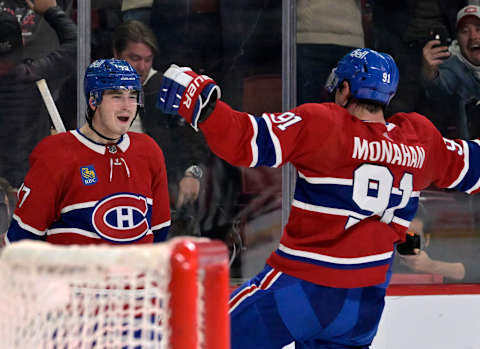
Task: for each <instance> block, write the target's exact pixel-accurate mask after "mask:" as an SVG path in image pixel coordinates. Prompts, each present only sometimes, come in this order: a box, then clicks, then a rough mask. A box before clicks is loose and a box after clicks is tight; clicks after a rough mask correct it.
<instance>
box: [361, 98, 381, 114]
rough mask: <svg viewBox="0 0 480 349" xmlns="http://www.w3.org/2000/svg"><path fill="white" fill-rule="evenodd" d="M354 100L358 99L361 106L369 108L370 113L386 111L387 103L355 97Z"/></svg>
mask: <svg viewBox="0 0 480 349" xmlns="http://www.w3.org/2000/svg"><path fill="white" fill-rule="evenodd" d="M354 100H356V102H357V105H358V106H359V107H361V108H364V109H366V110H368V111H369V112H370V113H376V112H379V111H385V105H384V104H380V103H378V102H375V101H370V100H368V99H355V98H354Z"/></svg>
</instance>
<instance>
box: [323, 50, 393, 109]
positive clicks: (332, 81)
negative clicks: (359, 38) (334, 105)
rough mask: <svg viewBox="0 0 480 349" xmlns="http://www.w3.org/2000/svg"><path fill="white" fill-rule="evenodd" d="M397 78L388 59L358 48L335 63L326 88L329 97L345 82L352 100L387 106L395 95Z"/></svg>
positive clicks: (374, 52) (384, 55) (390, 59)
mask: <svg viewBox="0 0 480 349" xmlns="http://www.w3.org/2000/svg"><path fill="white" fill-rule="evenodd" d="M398 78H399V73H398V68H397V65H396V64H395V61H394V60H393V58H392V57H391V56H390V55H388V54H386V53H381V52H377V51H374V50H371V49H368V48H359V49H356V50H353V51H352V52H350V53H348V54H347V55H345V56H344V57H343V58H342V59H341V60H340V61H339V62H338V64H337V66H336V68H334V69H333V70H332V72H331V73H330V76H329V78H328V80H327V83H326V85H325V88H326V89H327V91H328V92H329V93H332V92H334V91H335V90H336V89H337V88H338V87H339V86H340V84H341V83H342V82H343V81H345V80H346V81H348V82H349V84H350V91H351V94H352V96H353V97H354V98H356V99H365V100H369V101H373V102H377V103H379V104H382V105H388V104H389V103H390V101H391V99H392V98H393V96H394V95H395V93H396V92H397V87H398Z"/></svg>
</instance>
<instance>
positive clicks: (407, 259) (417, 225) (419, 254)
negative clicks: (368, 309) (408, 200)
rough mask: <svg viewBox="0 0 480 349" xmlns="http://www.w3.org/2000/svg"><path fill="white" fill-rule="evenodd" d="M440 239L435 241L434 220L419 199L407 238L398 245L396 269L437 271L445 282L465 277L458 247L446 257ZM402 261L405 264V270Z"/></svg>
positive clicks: (423, 271) (398, 270) (430, 272)
mask: <svg viewBox="0 0 480 349" xmlns="http://www.w3.org/2000/svg"><path fill="white" fill-rule="evenodd" d="M437 240H440V241H436V242H435V241H434V242H433V244H432V232H431V220H430V217H429V215H428V213H427V211H426V209H425V207H424V206H423V205H422V204H421V203H420V204H419V206H418V210H417V214H416V215H415V218H413V220H412V221H411V222H410V226H409V229H408V232H407V239H406V242H404V243H402V244H398V245H397V253H398V254H397V256H396V260H395V263H394V265H393V272H394V273H399V272H400V273H404V272H410V273H411V272H416V273H428V274H437V275H441V276H442V277H443V278H445V279H446V280H445V282H458V281H463V280H464V279H465V277H466V266H465V263H464V262H462V261H460V259H461V258H460V255H459V254H458V255H457V253H458V250H457V253H455V252H453V253H452V254H453V256H448V257H447V256H445V254H446V253H445V252H446V251H443V250H444V247H445V246H444V245H443V244H442V243H441V239H437ZM402 265H404V266H406V270H405V268H402ZM472 281H473V280H472ZM477 281H478V280H477Z"/></svg>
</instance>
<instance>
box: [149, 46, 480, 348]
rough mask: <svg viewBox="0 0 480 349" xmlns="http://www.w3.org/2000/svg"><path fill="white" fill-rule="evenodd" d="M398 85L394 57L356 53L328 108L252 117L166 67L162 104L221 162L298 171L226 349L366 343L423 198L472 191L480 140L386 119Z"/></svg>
mask: <svg viewBox="0 0 480 349" xmlns="http://www.w3.org/2000/svg"><path fill="white" fill-rule="evenodd" d="M398 78H399V74H398V69H397V66H396V64H395V62H394V60H393V59H392V57H390V56H389V55H387V54H384V53H379V52H376V51H373V50H370V49H356V50H354V51H352V52H351V53H349V54H347V55H346V56H345V57H344V58H342V59H341V60H340V61H339V63H338V65H337V67H336V68H335V69H333V71H332V73H331V75H330V78H329V80H328V82H327V86H326V87H327V89H328V90H329V92H331V93H332V94H334V98H335V103H322V104H313V103H312V104H304V105H300V106H298V107H296V108H294V109H292V110H290V111H287V112H284V113H264V114H263V115H261V116H253V115H250V114H247V113H243V112H239V111H235V110H233V109H232V108H230V107H229V106H228V105H227V104H226V103H224V102H222V101H220V100H219V98H220V88H219V87H218V86H217V85H216V84H215V82H214V81H213V80H212V79H210V78H208V77H207V76H203V75H202V76H199V75H197V74H195V73H194V72H192V71H191V70H190V69H189V68H180V67H177V66H171V67H170V68H169V69H168V70H167V71H166V72H165V74H164V83H163V84H164V86H163V89H162V92H161V93H160V95H159V99H158V106H159V108H160V109H162V110H163V111H165V112H169V113H176V114H179V115H181V116H182V117H184V118H185V119H186V120H187V121H188V122H189V123H191V124H192V126H194V127H195V128H197V127H198V128H199V129H200V130H201V131H202V132H203V134H204V135H205V138H206V140H207V142H208V144H209V146H210V147H211V149H212V150H213V151H214V152H215V153H216V154H217V155H218V156H220V157H222V158H223V159H225V160H227V161H228V162H230V163H231V164H234V165H238V166H250V167H254V166H271V167H278V166H281V165H283V164H285V163H287V162H290V163H292V164H293V166H295V168H296V170H297V172H298V176H297V182H296V188H295V194H294V198H293V201H292V207H291V212H290V217H289V220H288V223H287V225H286V227H285V228H284V231H283V234H282V237H281V240H280V243H279V246H278V248H277V250H275V251H274V252H272V254H271V255H270V257H269V258H268V260H267V263H266V266H265V268H264V269H263V270H262V271H261V272H260V273H259V274H258V275H257V276H256V277H254V278H253V279H252V280H250V281H248V282H246V283H245V284H243V285H242V286H241V287H240V288H238V289H237V290H236V291H235V292H233V294H232V295H231V299H230V315H231V331H232V334H231V338H232V348H233V349H239V348H263V349H266V348H275V349H277V348H278V349H281V348H282V347H283V346H285V345H287V344H289V343H291V342H295V344H296V346H295V348H297V349H298V348H357V349H358V348H368V347H369V346H370V344H371V342H372V340H373V338H374V336H375V334H376V331H377V327H378V323H379V321H380V317H381V314H382V311H383V307H384V296H385V290H386V287H387V285H388V283H389V280H390V267H391V263H392V259H393V254H394V247H395V244H396V243H398V242H401V241H404V240H405V233H406V230H407V228H408V226H409V223H410V221H411V220H412V219H413V217H414V216H415V212H416V210H417V207H418V201H419V193H420V191H421V190H423V189H425V188H427V187H428V186H430V185H435V186H437V187H440V188H450V189H456V190H460V191H464V192H467V193H474V192H477V191H478V190H479V187H480V146H479V145H480V142H478V141H463V140H449V139H444V138H442V136H441V135H440V133H439V132H438V131H437V129H436V128H435V127H434V126H433V124H432V123H431V122H430V121H429V120H428V119H427V118H425V117H424V116H422V115H419V114H417V113H398V114H396V115H394V116H392V117H391V118H390V119H389V120H388V122H387V121H385V119H384V109H385V106H387V105H388V104H389V102H390V100H391V99H392V98H393V96H394V95H395V92H396V89H397V85H398Z"/></svg>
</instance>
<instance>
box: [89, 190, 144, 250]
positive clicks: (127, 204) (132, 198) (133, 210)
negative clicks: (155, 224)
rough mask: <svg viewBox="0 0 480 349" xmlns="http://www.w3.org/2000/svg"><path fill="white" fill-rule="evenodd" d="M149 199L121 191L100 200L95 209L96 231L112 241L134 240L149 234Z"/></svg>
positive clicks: (93, 215) (93, 221) (94, 225)
mask: <svg viewBox="0 0 480 349" xmlns="http://www.w3.org/2000/svg"><path fill="white" fill-rule="evenodd" d="M147 211H148V205H147V199H146V198H145V197H144V196H142V195H138V194H131V193H121V194H114V195H111V196H107V197H106V198H104V199H102V200H100V201H99V202H98V203H97V204H96V205H95V208H94V210H93V214H92V225H93V227H94V229H95V232H96V233H97V234H98V235H99V236H101V237H102V238H103V239H105V240H108V241H110V242H116V243H126V242H133V241H136V240H138V239H141V238H142V237H144V236H145V234H147V232H148V231H149V228H150V227H149V225H148V220H147Z"/></svg>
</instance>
